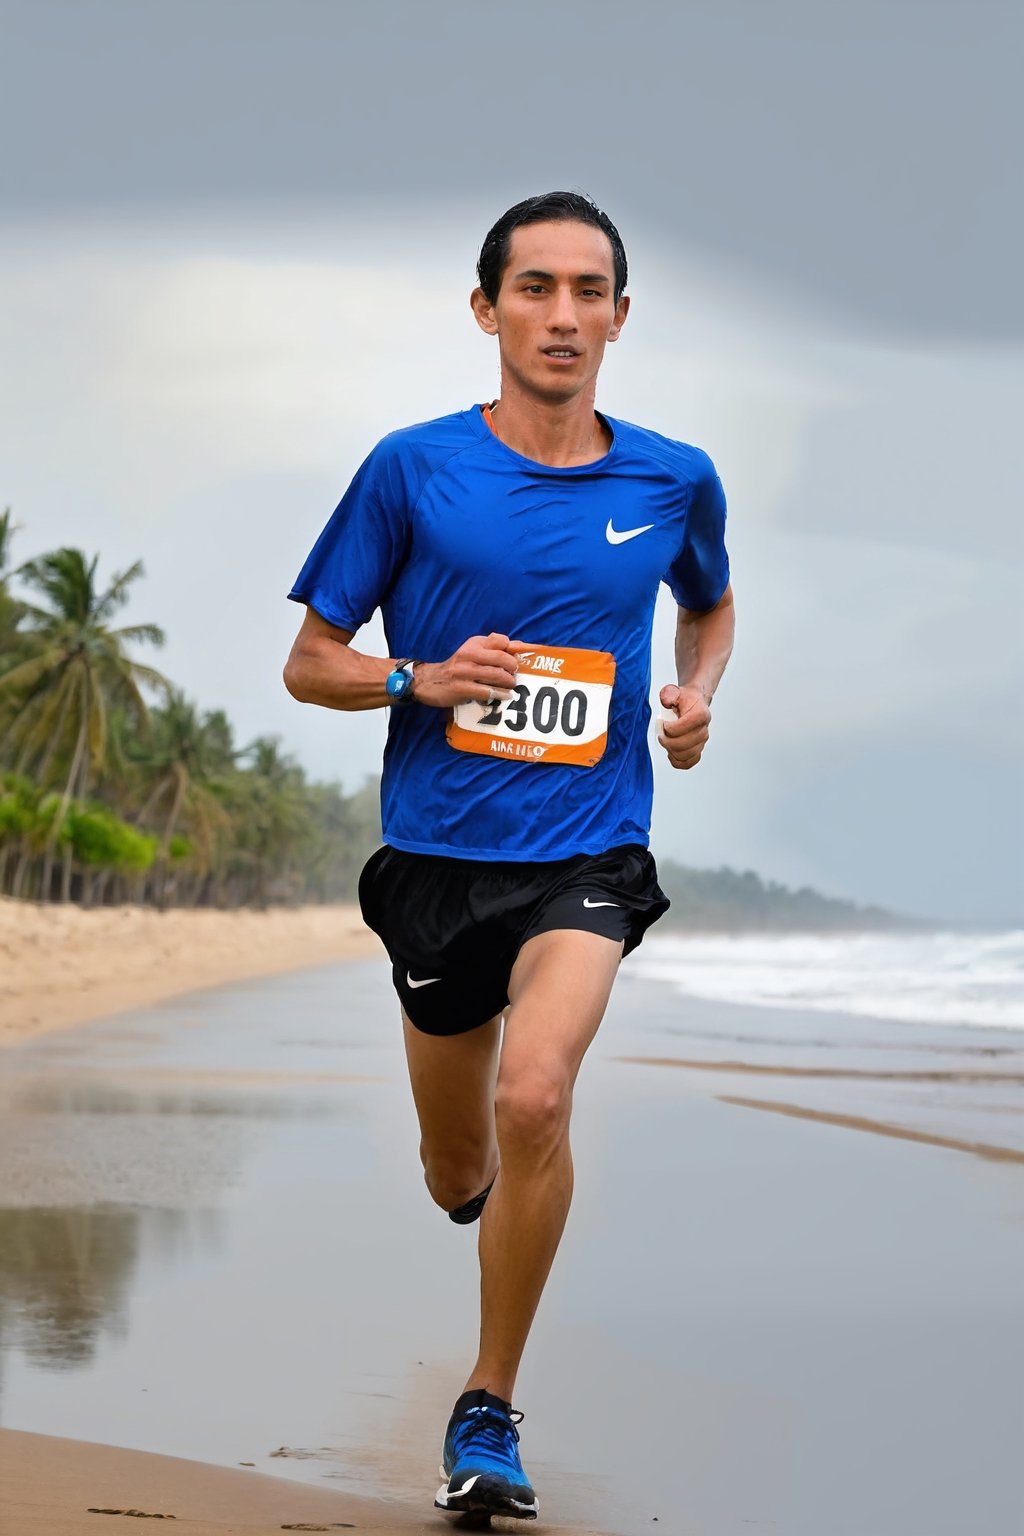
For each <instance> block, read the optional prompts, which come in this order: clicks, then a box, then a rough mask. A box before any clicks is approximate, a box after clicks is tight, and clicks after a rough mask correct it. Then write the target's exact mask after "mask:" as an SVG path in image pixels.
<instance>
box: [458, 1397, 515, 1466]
mask: <svg viewBox="0 0 1024 1536" xmlns="http://www.w3.org/2000/svg"><path fill="white" fill-rule="evenodd" d="M522 1422H523V1415H522V1414H521V1413H520V1411H519V1409H518V1408H512V1409H510V1411H509V1415H508V1417H507V1418H506V1417H505V1415H504V1414H503V1413H497V1412H496V1411H495V1410H494V1409H493V1408H487V1407H484V1408H475V1409H473V1411H472V1412H471V1413H468V1414H467V1415H466V1417H465V1418H464V1419H463V1420H462V1421H461V1423H460V1424H458V1425H457V1426H456V1428H455V1430H454V1432H453V1434H452V1440H453V1441H454V1444H455V1451H456V1454H457V1455H459V1456H460V1457H461V1456H462V1455H463V1454H464V1451H465V1446H466V1442H467V1441H468V1440H470V1439H474V1440H475V1439H477V1438H478V1437H479V1439H480V1440H482V1441H483V1443H484V1448H485V1449H486V1450H489V1451H492V1452H493V1451H496V1452H497V1453H498V1454H499V1455H500V1456H501V1457H502V1458H503V1459H504V1460H506V1461H510V1462H512V1463H513V1464H515V1462H516V1460H517V1459H518V1458H517V1454H516V1449H515V1447H516V1445H517V1444H518V1443H519V1431H518V1429H517V1428H516V1425H517V1424H521V1423H522ZM509 1435H511V1436H512V1441H513V1443H512V1444H511V1445H510V1444H509Z"/></svg>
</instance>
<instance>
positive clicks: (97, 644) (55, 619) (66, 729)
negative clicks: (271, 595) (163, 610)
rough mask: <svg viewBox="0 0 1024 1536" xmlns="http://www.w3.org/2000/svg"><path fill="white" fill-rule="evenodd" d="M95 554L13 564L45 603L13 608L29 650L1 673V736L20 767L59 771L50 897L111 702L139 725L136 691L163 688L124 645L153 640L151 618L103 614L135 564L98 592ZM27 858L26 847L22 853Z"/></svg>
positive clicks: (157, 638)
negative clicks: (120, 620) (120, 622)
mask: <svg viewBox="0 0 1024 1536" xmlns="http://www.w3.org/2000/svg"><path fill="white" fill-rule="evenodd" d="M97 562H98V556H95V557H94V558H93V559H92V561H91V562H88V561H87V560H86V558H85V555H84V554H83V553H82V551H81V550H78V549H59V550H56V551H55V552H54V553H52V554H48V555H41V556H40V557H39V558H38V559H37V560H29V561H28V562H27V563H26V564H25V565H23V566H21V568H20V569H19V571H18V573H17V574H18V575H19V577H20V578H21V580H22V582H23V583H24V584H25V585H26V586H27V587H30V588H32V589H34V590H35V591H37V592H39V593H41V594H42V596H43V597H44V598H45V599H46V605H45V606H35V605H33V604H31V603H24V604H23V605H22V612H23V616H24V624H25V628H26V630H27V632H28V633H29V634H30V635H31V637H32V639H33V641H34V644H35V654H34V655H33V656H31V657H30V658H29V659H28V660H25V661H22V662H20V663H19V664H18V665H16V666H14V667H13V668H12V669H11V670H10V671H7V672H5V673H3V674H0V699H6V700H8V701H10V703H11V706H12V715H11V717H10V723H9V730H8V734H9V736H10V738H11V741H12V744H13V746H14V749H15V752H16V762H15V766H16V767H17V769H18V771H19V772H22V773H25V772H32V773H34V776H35V777H36V779H37V781H38V782H39V783H40V784H46V783H47V781H48V780H49V778H50V777H51V775H52V774H53V772H54V770H55V768H57V767H59V771H60V778H61V779H62V781H63V784H62V793H61V801H60V807H59V811H58V814H57V816H56V817H55V819H54V823H53V831H52V833H51V835H50V837H49V838H48V840H47V845H46V853H45V859H44V868H43V882H42V892H41V894H42V896H43V899H44V900H45V899H46V898H47V897H48V895H49V882H50V873H51V869H52V858H53V851H54V848H55V846H56V842H57V838H58V837H59V835H60V830H61V827H62V826H63V823H64V818H65V816H66V815H67V810H68V806H69V805H70V803H71V800H72V799H73V798H74V797H75V796H78V797H79V798H84V796H85V794H86V793H87V791H88V787H89V782H90V779H91V778H93V777H95V776H96V775H97V774H99V772H100V771H101V770H102V768H103V766H104V763H105V760H106V754H107V747H108V743H109V738H110V726H109V721H110V711H111V709H112V707H114V706H119V707H120V708H121V709H122V710H123V711H124V712H125V714H126V715H127V716H128V718H129V719H130V720H131V721H132V722H133V723H134V724H135V726H136V727H137V728H139V729H141V728H143V727H144V726H145V724H146V722H147V719H148V712H147V708H146V702H145V699H144V698H143V696H142V693H141V691H140V688H141V687H150V688H156V689H160V690H162V691H166V690H167V688H168V687H169V684H168V683H167V680H166V678H164V677H163V676H162V675H161V674H160V673H159V672H157V671H155V670H154V669H153V668H152V667H146V666H143V665H142V664H141V663H139V662H137V661H133V660H132V658H131V657H130V656H129V654H128V650H127V647H128V646H130V645H133V644H138V643H140V642H143V643H148V644H150V645H162V644H163V640H164V636H163V631H162V630H161V629H159V628H158V627H157V625H155V624H130V625H126V626H124V627H122V628H120V629H114V628H111V625H110V620H111V618H112V617H113V615H114V614H115V613H116V612H117V610H118V609H119V608H122V607H123V606H124V604H125V603H126V602H127V601H128V596H129V588H130V587H131V585H132V583H133V582H134V581H137V580H138V578H139V577H140V576H141V575H142V574H143V566H142V561H141V560H137V561H136V562H135V564H134V565H132V566H130V567H129V568H128V570H126V571H120V572H118V573H116V574H115V575H114V577H113V579H112V581H111V583H110V585H109V586H108V587H107V589H106V590H105V591H100V589H99V587H98V585H97V582H96V565H97ZM26 857H27V852H26ZM70 878H71V862H70V849H68V850H67V852H66V854H65V860H64V876H63V880H62V889H61V896H62V899H63V900H65V901H66V900H67V899H68V897H69V895H70Z"/></svg>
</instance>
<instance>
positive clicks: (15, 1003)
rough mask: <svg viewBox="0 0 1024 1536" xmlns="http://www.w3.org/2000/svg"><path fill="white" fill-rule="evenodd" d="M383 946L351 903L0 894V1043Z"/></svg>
mask: <svg viewBox="0 0 1024 1536" xmlns="http://www.w3.org/2000/svg"><path fill="white" fill-rule="evenodd" d="M379 952H380V944H379V942H378V940H377V939H376V938H375V936H374V935H373V934H372V933H370V932H369V930H368V929H367V928H366V927H365V925H364V924H363V921H362V918H361V917H360V915H359V910H358V908H357V907H355V906H334V907H298V908H292V909H285V908H273V909H271V910H269V911H266V912H255V911H250V910H244V911H237V912H214V911H207V910H203V911H178V910H173V911H168V912H156V911H153V909H152V908H149V907H99V908H96V909H94V910H92V911H84V910H83V909H82V908H81V907H76V906H71V905H68V906H62V905H57V904H48V905H46V906H41V905H38V904H37V903H35V902H27V901H12V900H11V899H10V898H9V897H0V977H2V983H0V1045H4V1044H9V1043H10V1042H11V1041H13V1040H21V1039H24V1038H26V1037H27V1036H30V1035H35V1034H43V1033H46V1032H47V1031H51V1030H59V1029H67V1028H68V1027H69V1026H71V1025H73V1024H81V1023H84V1022H86V1021H88V1020H90V1019H101V1018H107V1017H109V1016H110V1015H111V1014H114V1013H119V1012H121V1011H122V1010H124V1009H127V1008H139V1007H143V1006H145V1005H146V1004H147V1003H156V1002H161V1001H163V999H164V998H168V997H175V996H177V995H178V994H179V993H182V992H191V991H194V990H195V989H196V988H198V987H212V986H219V985H222V984H223V983H225V982H229V981H238V980H241V979H242V978H244V977H249V976H271V975H275V974H278V973H280V972H282V971H291V970H298V969H300V968H301V967H303V966H309V965H322V964H327V963H329V962H331V961H336V960H344V959H348V958H351V957H353V956H359V955H370V954H375V953H379Z"/></svg>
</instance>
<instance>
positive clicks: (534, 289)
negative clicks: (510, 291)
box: [526, 283, 544, 293]
mask: <svg viewBox="0 0 1024 1536" xmlns="http://www.w3.org/2000/svg"><path fill="white" fill-rule="evenodd" d="M526 292H527V293H543V292H544V284H543V283H529V284H527V288H526Z"/></svg>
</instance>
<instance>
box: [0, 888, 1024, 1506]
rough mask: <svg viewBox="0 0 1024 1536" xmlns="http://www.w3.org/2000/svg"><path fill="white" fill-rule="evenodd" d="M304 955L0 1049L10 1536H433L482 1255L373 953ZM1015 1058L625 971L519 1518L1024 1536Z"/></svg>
mask: <svg viewBox="0 0 1024 1536" xmlns="http://www.w3.org/2000/svg"><path fill="white" fill-rule="evenodd" d="M57 915H58V917H59V916H61V914H57ZM323 915H324V916H325V917H326V916H327V914H323ZM47 916H49V914H47ZM90 916H91V914H88V913H82V914H77V919H76V917H75V916H74V915H72V924H75V923H76V922H78V932H77V934H72V938H73V939H74V942H76V943H80V942H82V933H83V931H84V930H83V927H82V924H83V923H84V920H85V919H88V918H89V917H90ZM96 916H101V917H106V918H107V919H108V921H109V922H110V923H111V924H112V925H116V921H117V914H96ZM150 916H152V919H153V923H154V925H156V924H159V923H161V922H163V921H164V919H162V918H161V917H160V916H159V915H158V914H151V915H150ZM171 916H172V917H173V916H174V914H171ZM182 916H183V917H184V916H191V914H182ZM200 916H202V914H200ZM214 916H221V915H219V914H214ZM245 916H246V917H247V918H248V917H252V919H253V922H254V924H255V932H256V933H257V934H258V933H259V928H260V924H259V922H258V920H257V915H250V914H245ZM281 916H283V917H286V918H291V917H293V916H294V917H296V918H301V914H281ZM277 917H278V914H269V915H268V919H269V921H268V924H267V925H266V926H265V927H264V929H263V931H264V933H265V934H269V933H270V932H271V930H272V928H273V926H274V924H275V922H276V919H277ZM336 921H337V930H338V931H339V932H341V933H342V934H343V936H344V937H345V938H346V942H351V943H352V944H353V945H359V944H362V943H364V942H365V943H367V944H370V945H375V941H372V940H369V939H367V938H366V937H365V936H363V935H360V934H359V933H357V932H353V931H351V928H350V930H349V931H348V933H347V934H345V924H346V922H347V923H348V924H350V925H351V924H352V923H354V915H353V914H351V913H350V914H348V915H347V917H341V918H338V919H337V920H336ZM177 927H178V925H177V924H175V925H173V927H172V929H169V930H167V931H168V932H172V931H175V930H177ZM185 928H187V925H182V933H183V934H184V937H185V941H186V942H187V934H185V933H184V930H185ZM154 931H155V932H156V933H157V934H158V935H159V934H160V932H161V930H160V929H159V927H155V929H154ZM113 932H114V934H115V936H116V935H117V932H118V930H117V928H116V926H113ZM122 936H123V930H122ZM51 937H52V934H51ZM336 938H337V932H332V931H330V930H328V932H327V935H326V939H327V941H328V942H334V941H335V939H336ZM214 947H215V946H214ZM117 948H118V945H117V944H115V945H114V948H113V949H110V948H108V949H107V951H106V954H107V956H109V955H110V954H111V953H115V952H116V951H117ZM242 950H243V946H242V945H241V944H239V945H238V946H237V947H236V948H235V950H234V953H233V955H232V956H231V957H230V958H231V961H232V963H234V964H237V965H238V966H239V971H240V973H241V967H242V961H243V958H244V956H243V953H242ZM295 952H296V951H295V950H294V949H292V950H290V951H289V950H288V949H287V946H286V945H285V944H284V942H283V940H282V948H281V950H280V951H279V952H278V956H277V959H278V961H279V963H278V964H277V966H276V969H277V970H278V974H276V975H272V976H268V977H264V978H262V979H258V980H254V979H253V978H252V973H251V972H252V969H254V967H252V968H251V969H250V976H249V979H246V980H241V979H240V980H236V981H234V982H228V983H224V984H221V985H218V986H216V987H215V988H214V989H212V990H207V991H192V992H184V991H178V992H175V993H174V994H173V995H170V996H167V995H165V996H164V998H163V1000H162V1001H161V1002H159V1003H158V1004H157V1005H155V1006H146V1007H138V1006H137V1007H134V1008H132V1007H130V1006H127V1005H126V1006H125V1007H124V1008H123V1009H122V1011H121V1012H120V1013H119V1014H118V1015H117V1016H116V1017H113V1018H100V1019H96V1020H94V1021H93V1022H79V1023H77V1024H76V1025H75V1026H74V1027H68V1028H66V1029H63V1030H60V1029H57V1028H51V1029H50V1030H49V1032H45V1033H37V1034H32V1033H31V1031H30V1030H29V1032H28V1033H26V1034H24V1035H23V1037H22V1038H21V1039H20V1040H19V1039H14V1038H9V1040H8V1046H7V1049H6V1050H4V1051H3V1053H2V1055H0V1416H2V1422H3V1424H4V1425H7V1426H10V1429H8V1430H5V1431H3V1432H0V1489H2V1493H0V1531H2V1532H3V1536H21V1533H22V1532H25V1533H26V1536H32V1533H34V1532H35V1531H39V1532H52V1533H55V1536H84V1533H86V1532H100V1531H102V1530H103V1529H104V1528H108V1529H112V1530H118V1529H121V1528H123V1525H124V1515H125V1514H126V1513H127V1514H129V1515H130V1514H131V1512H132V1511H139V1512H141V1514H140V1515H137V1516H136V1517H135V1518H141V1517H142V1516H150V1517H155V1516H158V1515H163V1516H165V1517H169V1516H171V1515H173V1516H174V1517H175V1519H176V1520H177V1521H178V1522H179V1525H178V1526H176V1527H174V1528H181V1529H187V1530H193V1531H196V1532H197V1533H199V1536H205V1533H207V1532H209V1533H210V1536H212V1533H214V1532H218V1533H219V1532H221V1531H229V1530H234V1531H238V1532H254V1533H256V1532H259V1533H262V1532H264V1531H270V1530H281V1529H303V1528H305V1529H310V1528H312V1529H327V1530H332V1529H344V1528H346V1527H347V1526H348V1527H352V1528H355V1529H362V1530H368V1531H378V1532H390V1531H394V1532H396V1533H398V1532H405V1531H414V1532H420V1533H423V1536H432V1533H433V1536H439V1533H442V1532H444V1530H445V1529H450V1527H448V1526H447V1525H446V1523H445V1522H444V1520H443V1518H442V1517H440V1516H437V1515H435V1514H434V1513H433V1512H432V1510H431V1507H430V1506H431V1500H432V1497H433V1490H434V1488H435V1487H436V1486H437V1483H436V1467H437V1459H438V1448H439V1441H440V1436H441V1432H442V1430H443V1426H444V1420H445V1417H446V1415H447V1411H448V1408H449V1406H450V1404H451V1401H452V1400H453V1398H454V1397H455V1395H456V1394H457V1392H458V1391H459V1390H460V1387H461V1383H462V1381H463V1380H464V1376H465V1370H466V1368H467V1363H468V1362H467V1356H468V1352H469V1351H470V1350H471V1348H472V1335H473V1332H474V1327H473V1324H474V1320H475V1309H476V1266H475V1260H474V1242H475V1233H474V1232H473V1231H472V1230H464V1229H459V1228H453V1227H452V1226H451V1224H450V1223H449V1222H447V1221H446V1220H445V1219H444V1217H443V1216H442V1215H441V1214H440V1213H439V1212H437V1211H436V1209H435V1208H434V1207H433V1206H432V1205H431V1204H430V1202H429V1200H428V1199H427V1198H426V1196H425V1194H424V1192H423V1188H422V1181H421V1177H420V1170H419V1166H418V1157H417V1137H416V1128H415V1120H414V1116H413V1114H412V1108H411V1104H410V1102H409V1091H408V1084H407V1080H406V1072H405V1064H404V1056H403V1049H402V1041H401V1032H400V1028H399V1025H398V1019H397V1016H396V1009H395V1004H394V999H393V996H392V993H391V989H390V980H389V974H388V967H387V966H386V964H384V963H382V960H381V958H380V957H379V956H378V957H375V958H373V959H358V958H353V959H350V960H347V961H345V962H344V963H341V964H325V963H321V964H319V965H317V966H316V967H315V968H312V969H310V968H306V969H297V970H292V971H285V970H283V969H282V968H281V967H282V965H284V964H289V963H294V960H293V957H294V955H295ZM219 958H220V962H221V963H223V962H224V960H225V956H224V953H223V950H221V952H220V956H219ZM322 958H323V956H322V953H321V955H320V956H318V959H322ZM262 959H263V960H264V961H267V959H268V957H267V955H266V953H264V954H263V956H262ZM104 963H105V962H104V960H103V958H102V956H101V955H99V954H97V955H94V956H93V958H92V960H91V962H90V964H92V965H93V966H94V970H95V974H96V975H97V977H98V978H101V977H102V972H103V966H104ZM172 969H173V968H172ZM133 974H134V975H135V976H137V977H140V978H142V979H144V978H143V977H142V970H141V968H140V969H139V970H137V971H135V972H134V973H133ZM183 974H185V972H184V967H182V971H181V972H180V973H178V972H175V978H176V979H179V980H180V976H181V975H183ZM221 975H223V972H222V973H221ZM36 976H37V984H38V985H39V987H40V989H41V990H42V989H43V988H44V987H45V984H46V977H45V974H41V973H40V971H38V970H37V972H36ZM25 985H26V986H27V983H26V984H25ZM23 995H25V996H27V995H28V994H27V991H26V993H25V994H23ZM122 995H123V996H125V997H127V993H124V994H122ZM90 1001H91V999H90ZM72 1002H73V999H72V998H71V997H69V998H68V999H67V1006H68V1008H69V1009H70V1008H71V1006H72ZM1022 1076H1024V1063H1022V1061H1021V1053H1020V1052H1019V1051H1018V1050H1017V1049H1016V1038H1015V1037H1011V1038H1009V1039H1007V1037H1006V1035H1005V1034H1000V1033H999V1032H989V1031H979V1030H973V1031H954V1030H948V1029H947V1030H943V1031H938V1032H936V1031H934V1030H930V1029H928V1028H925V1027H917V1026H915V1027H913V1028H911V1027H908V1026H900V1028H899V1030H898V1033H897V1034H896V1035H895V1036H887V1035H886V1034H885V1032H884V1030H882V1028H881V1026H879V1024H878V1022H877V1021H872V1020H868V1021H865V1020H856V1019H851V1018H849V1017H843V1016H840V1015H834V1016H829V1015H825V1014H816V1013H803V1014H797V1013H790V1012H787V1011H785V1010H772V1011H766V1010H761V1009H756V1008H750V1007H745V1006H739V1005H725V1004H720V1003H714V1004H712V1003H705V1002H702V1001H700V1000H694V999H680V998H679V997H678V995H677V994H676V993H675V992H674V991H673V989H672V988H671V987H668V986H666V985H664V984H662V983H655V982H650V981H646V980H643V979H642V978H641V977H640V976H639V975H638V974H637V973H636V970H635V969H633V970H631V969H630V966H629V965H628V964H627V966H626V968H625V970H624V974H623V977H622V978H621V980H620V984H619V986H618V987H617V989H616V992H615V994H614V997H613V1001H612V1005H611V1008H610V1010H609V1015H608V1018H607V1019H606V1021H605V1023H604V1025H603V1026H602V1030H601V1032H600V1034H599V1036H598V1039H597V1041H596V1042H595V1045H594V1047H593V1049H592V1051H591V1052H590V1054H589V1056H588V1059H587V1061H586V1063H585V1065H584V1070H583V1074H582V1076H581V1081H580V1085H579V1089H578V1093H577V1107H576V1111H575V1122H574V1123H575V1133H574V1147H575V1152H576V1162H577V1189H576V1196H575V1200H574V1205H573V1211H572V1214H571V1217H570V1222H569V1227H568V1230H567V1234H566V1239H565V1243H564V1245H563V1249H562V1251H561V1252H560V1253H559V1257H558V1261H557V1263H556V1266H555V1270H554V1272H553V1275H552V1279H551V1283H550V1286H549V1289H548V1292H547V1293H546V1295H545V1298H544V1302H543V1305H542V1308H541V1312H540V1315H539V1317H538V1320H537V1325H536V1330H535V1334H534V1337H533V1339H532V1341H531V1347H530V1350H529V1352H528V1355H527V1360H526V1362H525V1366H524V1370H523V1374H522V1378H521V1383H520V1387H519V1390H518V1392H517V1396H518V1397H519V1403H518V1406H520V1407H522V1408H523V1410H524V1411H525V1413H526V1419H525V1420H524V1424H523V1449H524V1461H525V1463H526V1465H527V1467H528V1469H529V1470H530V1472H531V1473H532V1475H533V1477H534V1479H535V1481H536V1483H537V1486H538V1490H539V1492H540V1494H541V1499H542V1519H541V1522H540V1524H539V1525H538V1527H536V1528H537V1529H538V1530H545V1529H547V1530H552V1531H557V1532H560V1533H562V1536H568V1533H573V1536H584V1533H586V1536H595V1533H602V1536H643V1533H646V1532H650V1531H655V1530H662V1531H668V1532H671V1533H672V1536H745V1533H746V1532H748V1531H751V1530H759V1529H763V1530H765V1531H772V1532H779V1533H784V1536H864V1533H865V1532H866V1531H870V1532H871V1536H910V1533H914V1536H918V1533H920V1536H963V1532H964V1531H965V1530H978V1531H984V1532H985V1533H986V1536H989V1533H995V1532H1000V1533H1002V1532H1003V1531H1010V1530H1012V1529H1015V1528H1016V1527H1015V1523H1014V1521H1015V1516H1016V1514H1017V1513H1019V1509H1020V1507H1021V1497H1022V1493H1024V1487H1022V1481H1021V1474H1020V1467H1019V1454H1018V1452H1019V1445H1018V1441H1019V1428H1018V1426H1019V1407H1020V1381H1021V1379H1022V1378H1024V1328H1022V1327H1021V1323H1022V1311H1021V1300H1020V1298H1021V1296H1022V1295H1024V1223H1022V1221H1021V1209H1022V1205H1021V1201H1022V1198H1024V1196H1022V1186H1021V1162H1020V1158H1019V1156H1018V1155H1017V1151H1018V1148H1019V1145H1020V1142H1019V1127H1020V1124H1021V1108H1020V1086H1021V1081H1022ZM755 1085H756V1086H755ZM994 1152H999V1153H1000V1154H1001V1155H999V1156H994V1155H993V1153H994ZM112 1447H124V1448H125V1449H116V1450H115V1449H112ZM622 1468H627V1469H629V1475H628V1476H627V1477H624V1476H623V1475H622V1471H621V1469H622ZM117 1511H120V1512H121V1513H117ZM157 1528H159V1529H162V1528H164V1527H162V1526H161V1527H157ZM507 1528H508V1529H514V1528H515V1527H513V1526H508V1527H507Z"/></svg>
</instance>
